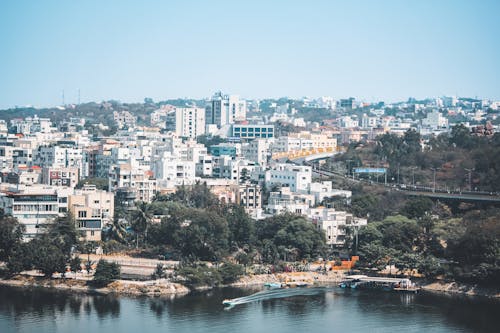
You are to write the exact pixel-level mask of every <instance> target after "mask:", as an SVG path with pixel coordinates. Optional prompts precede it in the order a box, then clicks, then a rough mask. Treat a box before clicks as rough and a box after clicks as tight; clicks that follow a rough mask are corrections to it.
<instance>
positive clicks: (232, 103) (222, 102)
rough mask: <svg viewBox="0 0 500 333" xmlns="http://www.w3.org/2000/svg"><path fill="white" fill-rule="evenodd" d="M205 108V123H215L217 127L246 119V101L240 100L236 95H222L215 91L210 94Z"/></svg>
mask: <svg viewBox="0 0 500 333" xmlns="http://www.w3.org/2000/svg"><path fill="white" fill-rule="evenodd" d="M205 110H206V117H205V122H206V124H207V125H209V124H215V125H217V127H219V128H220V127H222V126H224V125H227V124H233V123H234V122H235V121H243V120H245V119H246V102H245V101H244V100H240V98H239V96H237V95H223V94H222V93H221V92H217V93H215V94H214V95H213V96H212V99H211V100H210V102H209V103H208V105H207V106H206V108H205Z"/></svg>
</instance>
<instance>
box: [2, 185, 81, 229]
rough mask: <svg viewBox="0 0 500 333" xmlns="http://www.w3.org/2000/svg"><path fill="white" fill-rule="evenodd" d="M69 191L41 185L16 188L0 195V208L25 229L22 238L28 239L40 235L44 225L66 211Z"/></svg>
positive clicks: (63, 188) (68, 189)
mask: <svg viewBox="0 0 500 333" xmlns="http://www.w3.org/2000/svg"><path fill="white" fill-rule="evenodd" d="M71 191H72V189H70V188H65V187H55V186H43V185H32V186H22V187H16V188H15V189H14V188H12V189H11V190H7V191H4V192H2V193H0V208H2V209H3V210H4V212H5V214H7V215H11V216H12V217H15V218H17V220H18V221H19V223H21V224H23V225H24V226H25V227H26V231H25V233H24V237H25V238H28V239H29V238H33V237H34V236H35V235H37V234H38V233H42V232H43V226H44V225H46V224H49V223H51V222H53V220H54V219H55V218H57V217H58V216H62V214H64V213H65V212H66V211H67V210H68V196H69V195H70V194H71Z"/></svg>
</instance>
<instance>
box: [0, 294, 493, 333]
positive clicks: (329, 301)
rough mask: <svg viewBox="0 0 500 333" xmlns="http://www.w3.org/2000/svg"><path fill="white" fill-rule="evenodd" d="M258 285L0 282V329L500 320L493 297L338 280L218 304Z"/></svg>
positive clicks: (448, 326) (418, 327) (474, 324)
mask: <svg viewBox="0 0 500 333" xmlns="http://www.w3.org/2000/svg"><path fill="white" fill-rule="evenodd" d="M256 291H257V290H248V289H247V290H244V289H237V288H224V289H216V290H212V291H210V292H196V293H191V294H189V295H186V296H179V297H175V296H172V297H158V298H148V297H138V298H128V297H115V296H111V295H109V296H102V295H85V294H73V293H68V292H57V291H52V290H45V289H33V290H28V289H16V288H9V287H2V286H0V331H1V333H6V332H11V331H12V332H31V331H36V330H37V329H38V328H40V329H39V330H38V331H40V332H55V331H58V330H59V331H61V332H64V331H65V330H64V329H62V328H60V327H61V326H59V325H62V324H61V323H62V322H64V323H65V324H66V325H68V326H69V327H74V329H72V332H75V333H77V332H87V329H88V328H87V326H86V325H87V324H88V323H93V324H94V325H95V326H93V330H97V331H100V332H101V331H102V332H105V333H108V332H109V333H111V332H114V331H115V328H113V325H119V326H120V327H121V328H120V332H122V333H126V332H137V330H138V329H139V330H141V329H143V330H144V332H166V331H173V332H190V333H192V332H217V331H220V330H222V329H223V328H224V327H239V328H238V329H239V331H240V333H244V332H260V331H263V330H264V331H265V330H267V329H271V328H272V330H273V332H287V331H290V330H295V329H296V330H314V331H315V332H330V331H331V329H332V328H333V327H349V331H353V332H355V331H358V332H366V331H367V330H375V331H377V330H380V331H384V330H387V329H388V328H390V329H395V328H398V329H400V328H404V329H405V331H407V332H420V331H422V330H428V329H429V328H432V330H433V331H439V332H454V331H464V330H465V331H482V332H488V331H491V332H496V331H497V329H498V327H500V316H498V313H500V302H498V301H496V302H495V301H489V300H484V299H470V298H465V297H444V296H438V295H432V294H431V295H429V294H398V293H391V292H370V291H362V292H361V291H355V290H343V289H339V288H332V289H325V290H324V291H322V292H321V293H314V294H310V295H294V296H293V297H284V298H274V299H258V300H257V301H255V302H248V303H244V304H240V305H238V306H236V307H234V308H233V309H231V310H229V311H224V310H223V308H224V307H223V305H222V300H223V299H226V298H231V299H234V298H239V297H243V296H248V295H252V294H254V293H255V292H256ZM148 318H149V319H148ZM109 319H112V320H109ZM151 319H155V320H151ZM110 323H113V324H110ZM138 323H140V324H138ZM30 325H31V326H30ZM106 325H108V326H106ZM109 325H111V326H109ZM134 325H135V326H134ZM137 325H139V328H138V327H137ZM311 325H312V326H311ZM143 326H144V327H143ZM206 328H209V329H208V330H207V329H206Z"/></svg>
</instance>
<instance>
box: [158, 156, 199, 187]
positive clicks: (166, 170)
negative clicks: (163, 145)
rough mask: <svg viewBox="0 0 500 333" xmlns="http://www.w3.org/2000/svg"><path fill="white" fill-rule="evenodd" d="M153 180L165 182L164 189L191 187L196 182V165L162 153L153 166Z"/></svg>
mask: <svg viewBox="0 0 500 333" xmlns="http://www.w3.org/2000/svg"><path fill="white" fill-rule="evenodd" d="M153 171H154V175H155V178H156V179H158V180H159V181H160V180H163V181H167V182H166V184H165V185H166V187H169V188H170V187H175V186H180V185H183V184H184V185H191V184H194V182H195V180H196V178H195V177H196V163H195V162H194V161H186V160H182V159H180V158H179V157H177V156H173V155H171V154H170V153H164V154H163V156H162V157H161V158H159V159H158V160H156V161H155V163H154V165H153Z"/></svg>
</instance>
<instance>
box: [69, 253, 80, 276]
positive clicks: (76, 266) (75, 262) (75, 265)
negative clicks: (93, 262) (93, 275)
mask: <svg viewBox="0 0 500 333" xmlns="http://www.w3.org/2000/svg"><path fill="white" fill-rule="evenodd" d="M69 267H70V269H71V271H72V272H75V273H76V272H78V271H81V270H82V259H80V257H79V256H74V257H73V258H71V260H70V261H69Z"/></svg>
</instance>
